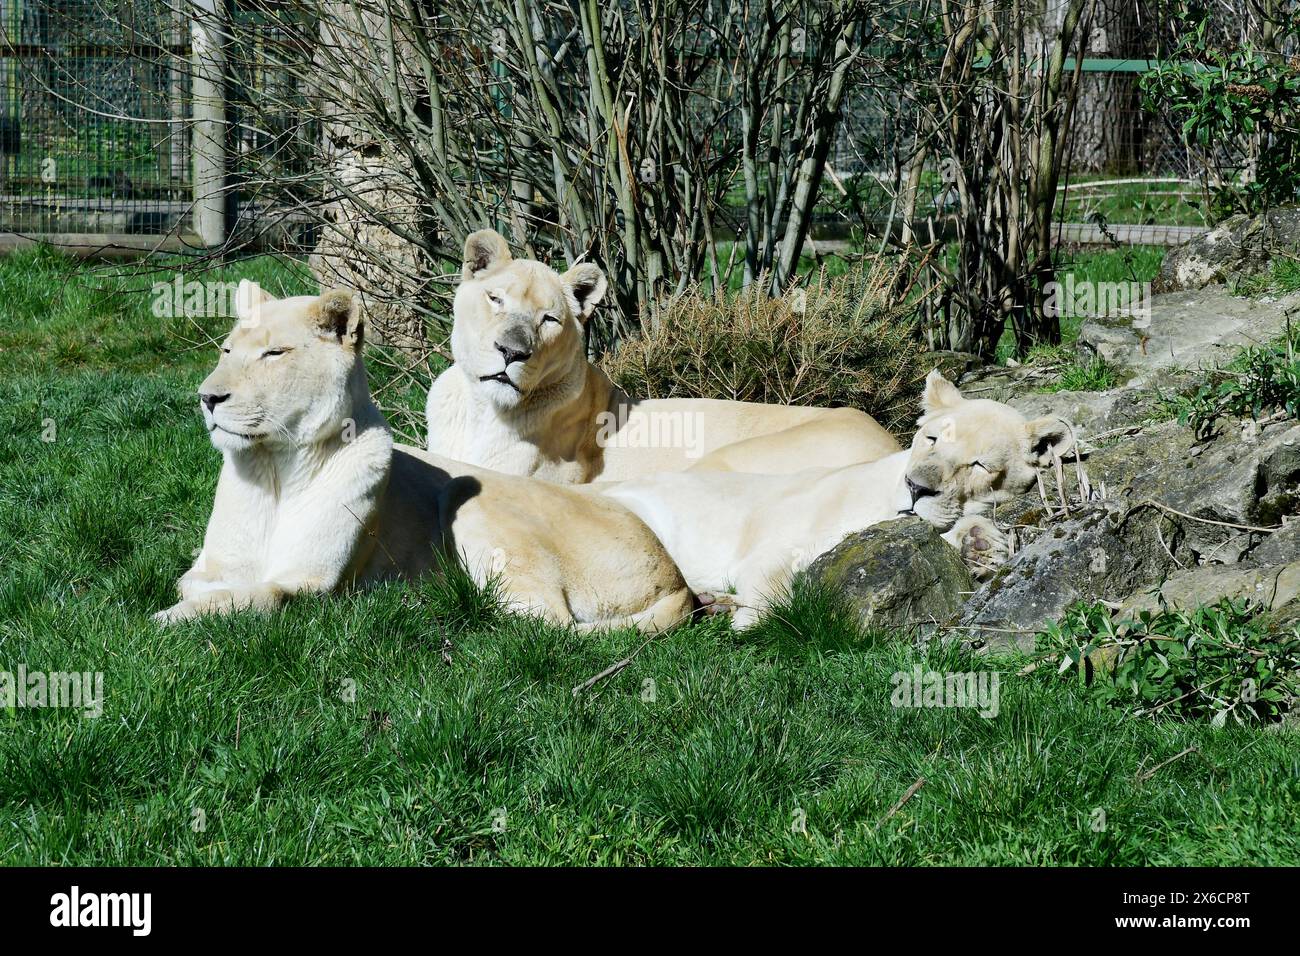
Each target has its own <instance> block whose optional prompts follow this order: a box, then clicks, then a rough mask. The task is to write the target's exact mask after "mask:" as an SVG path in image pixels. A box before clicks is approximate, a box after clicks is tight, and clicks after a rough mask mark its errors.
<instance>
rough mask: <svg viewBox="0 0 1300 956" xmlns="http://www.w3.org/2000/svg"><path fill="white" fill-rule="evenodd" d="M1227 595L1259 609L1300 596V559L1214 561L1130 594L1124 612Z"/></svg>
mask: <svg viewBox="0 0 1300 956" xmlns="http://www.w3.org/2000/svg"><path fill="white" fill-rule="evenodd" d="M1224 598H1229V599H1232V600H1240V599H1243V598H1244V599H1245V600H1247V601H1249V602H1250V604H1251V605H1252V606H1253V607H1255V608H1257V609H1259V610H1266V611H1271V610H1273V609H1275V608H1280V607H1282V606H1283V605H1286V604H1287V603H1289V602H1291V601H1294V600H1296V599H1297V598H1300V561H1296V562H1292V563H1291V564H1283V565H1275V566H1271V567H1242V566H1241V565H1211V566H1208V567H1203V568H1193V569H1192V570H1190V571H1180V572H1177V573H1175V574H1172V575H1170V576H1169V578H1168V579H1166V580H1165V581H1164V583H1163V584H1161V585H1160V587H1159V588H1151V589H1148V590H1146V591H1142V592H1139V593H1136V594H1133V595H1130V596H1129V598H1128V599H1127V600H1125V601H1124V602H1123V606H1122V607H1121V608H1120V613H1121V614H1136V613H1137V612H1139V611H1144V610H1147V611H1155V610H1158V609H1159V607H1160V605H1161V603H1162V602H1163V603H1164V604H1165V605H1167V606H1168V607H1171V608H1173V609H1174V610H1179V611H1186V610H1191V609H1192V608H1196V607H1200V606H1202V605H1205V604H1217V603H1218V602H1219V601H1221V600H1223V599H1224Z"/></svg>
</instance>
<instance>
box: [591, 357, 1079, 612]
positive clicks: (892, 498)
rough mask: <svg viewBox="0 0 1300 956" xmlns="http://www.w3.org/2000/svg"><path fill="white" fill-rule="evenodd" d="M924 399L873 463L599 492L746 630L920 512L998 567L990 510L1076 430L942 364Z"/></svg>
mask: <svg viewBox="0 0 1300 956" xmlns="http://www.w3.org/2000/svg"><path fill="white" fill-rule="evenodd" d="M922 406H923V408H924V410H925V415H924V416H923V417H922V418H921V420H920V422H919V428H918V430H917V432H916V436H915V437H914V438H913V440H912V447H911V449H909V450H908V451H900V452H896V453H895V454H893V455H889V456H887V457H885V458H882V459H880V460H879V461H875V462H868V463H864V464H856V465H848V466H845V467H841V468H816V469H810V470H807V471H803V472H799V473H797V474H790V475H755V474H733V473H727V472H708V471H688V472H683V473H680V474H661V475H651V476H649V477H646V478H640V479H634V480H631V481H625V482H617V483H608V484H606V483H601V484H598V485H596V486H594V487H595V488H597V489H598V490H600V491H601V492H603V493H604V494H607V495H609V496H610V497H611V498H614V499H615V500H617V501H619V502H621V503H623V504H624V505H626V506H627V507H628V508H630V509H631V510H632V511H634V512H635V513H636V514H637V515H639V516H640V517H641V518H642V519H643V520H644V521H645V523H646V524H647V525H649V526H650V528H651V529H652V530H653V531H654V532H655V534H656V535H658V537H659V539H660V540H661V541H662V542H663V543H664V547H666V548H667V549H668V553H669V554H670V555H671V556H672V558H673V560H674V561H676V562H677V565H678V567H680V568H681V570H682V574H683V575H684V576H685V578H686V582H687V584H688V585H689V586H690V587H691V589H692V590H694V591H695V593H696V594H698V595H700V597H701V600H703V601H705V602H706V603H707V602H708V599H709V598H708V596H710V595H712V596H713V597H714V598H716V599H717V600H719V601H720V602H722V603H723V604H728V605H730V604H734V605H735V606H736V612H735V624H736V626H738V627H744V626H747V625H748V624H751V623H752V622H753V621H754V620H755V619H756V618H757V617H758V615H759V613H760V612H761V611H762V610H763V609H764V608H765V607H766V606H767V605H768V603H769V602H770V600H771V598H772V597H773V596H774V595H775V594H777V593H779V592H780V591H781V590H782V589H783V588H784V587H785V586H786V585H787V584H788V582H789V581H790V579H791V577H792V576H793V575H794V573H795V572H796V571H798V570H799V569H801V568H803V567H805V566H807V565H808V564H809V563H811V562H812V561H813V559H815V558H816V557H817V556H818V555H820V554H823V553H824V552H826V551H829V550H830V549H831V548H833V547H835V545H837V544H838V543H839V542H840V541H841V540H843V538H844V537H845V536H846V535H848V534H851V533H852V532H854V531H859V530H861V529H863V528H866V527H869V526H871V525H873V524H877V523H879V522H882V521H888V520H889V519H891V518H895V517H897V516H898V515H904V514H914V515H917V516H919V517H921V518H924V519H925V520H926V521H928V522H930V524H932V525H934V526H935V527H936V528H938V529H939V530H940V531H941V532H943V537H944V538H945V539H946V540H947V541H948V542H949V543H950V544H952V545H953V546H954V547H956V548H958V549H959V550H960V551H961V552H962V554H963V557H965V558H966V559H967V561H968V563H971V564H977V565H980V566H981V567H982V569H983V570H984V571H986V572H987V571H991V570H993V569H995V566H996V565H997V564H1000V563H1001V562H1002V561H1003V560H1005V558H1006V556H1007V541H1006V537H1005V536H1004V535H1003V534H1002V533H1001V532H1000V531H999V530H998V529H997V528H996V527H995V526H994V525H993V523H992V522H991V521H990V520H989V519H988V518H987V517H985V516H984V512H986V511H987V510H988V509H989V508H990V507H992V506H993V505H994V504H996V503H998V502H1002V501H1007V500H1009V499H1010V498H1012V497H1013V496H1015V495H1018V494H1020V493H1022V492H1024V491H1027V490H1028V489H1029V488H1031V487H1032V486H1033V484H1034V482H1035V480H1036V475H1037V473H1038V469H1039V468H1040V467H1041V466H1043V465H1046V464H1047V463H1049V462H1051V461H1052V458H1053V456H1055V455H1064V454H1066V452H1067V451H1068V450H1069V449H1070V448H1071V447H1073V439H1072V437H1071V434H1072V433H1071V429H1070V426H1069V424H1068V423H1066V422H1064V421H1062V420H1061V419H1059V418H1050V417H1048V418H1037V419H1034V420H1032V421H1030V420H1027V419H1026V418H1025V416H1024V415H1022V414H1020V412H1018V411H1016V410H1015V409H1014V408H1012V407H1011V406H1009V405H1004V404H1002V403H1000V402H994V401H988V400H985V399H974V400H972V399H967V398H965V397H964V396H963V395H962V394H961V392H960V391H958V389H957V387H956V386H955V385H953V384H952V383H951V382H949V381H948V380H947V379H945V378H944V377H943V376H942V375H941V374H940V373H939V372H938V371H934V372H931V373H930V375H929V377H928V378H927V379H926V385H925V393H924V395H923V396H922Z"/></svg>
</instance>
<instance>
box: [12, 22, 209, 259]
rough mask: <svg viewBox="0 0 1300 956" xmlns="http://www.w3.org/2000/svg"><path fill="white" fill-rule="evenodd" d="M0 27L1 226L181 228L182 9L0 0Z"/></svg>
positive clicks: (27, 231) (184, 150) (187, 193)
mask: <svg viewBox="0 0 1300 956" xmlns="http://www.w3.org/2000/svg"><path fill="white" fill-rule="evenodd" d="M0 26H3V31H4V32H3V37H4V43H3V46H2V47H0V54H3V60H2V63H3V77H4V86H3V118H2V119H0V126H2V127H3V154H4V155H3V164H2V165H0V231H5V232H14V233H18V234H22V235H31V234H51V233H53V234H99V235H103V234H136V235H139V234H147V235H154V234H161V233H167V232H171V231H173V230H176V229H177V228H182V227H183V226H184V220H185V217H186V215H187V212H188V210H189V207H190V202H191V191H192V190H191V177H190V155H189V142H188V137H187V135H185V131H186V128H187V123H186V116H187V114H188V110H189V107H188V91H189V84H188V73H189V71H188V69H186V67H185V63H186V60H187V58H188V56H189V47H188V29H187V26H186V23H185V21H184V17H183V14H182V13H181V12H178V11H177V10H174V9H172V8H171V7H169V6H167V5H166V4H165V3H148V2H146V3H132V2H130V0H121V2H112V0H110V2H105V0H0Z"/></svg>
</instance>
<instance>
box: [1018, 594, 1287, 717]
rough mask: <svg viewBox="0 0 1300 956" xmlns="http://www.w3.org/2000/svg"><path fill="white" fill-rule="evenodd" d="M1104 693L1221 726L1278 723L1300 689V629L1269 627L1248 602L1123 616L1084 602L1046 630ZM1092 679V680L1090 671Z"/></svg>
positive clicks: (1145, 709) (1144, 710)
mask: <svg viewBox="0 0 1300 956" xmlns="http://www.w3.org/2000/svg"><path fill="white" fill-rule="evenodd" d="M1038 647H1039V650H1041V651H1044V652H1047V653H1052V654H1057V655H1059V656H1060V659H1061V669H1060V673H1061V674H1066V673H1068V672H1070V671H1073V672H1074V673H1075V674H1076V675H1077V679H1079V680H1080V681H1083V682H1085V683H1086V684H1087V686H1088V689H1089V692H1090V693H1091V694H1092V695H1094V696H1095V697H1096V698H1098V699H1099V700H1102V701H1105V702H1106V703H1109V704H1113V705H1115V706H1119V707H1128V708H1133V709H1134V710H1135V712H1137V713H1140V714H1148V715H1153V716H1154V715H1166V716H1179V717H1183V718H1187V719H1195V720H1201V719H1205V718H1209V720H1210V722H1211V724H1212V725H1214V726H1222V725H1223V724H1225V723H1226V722H1227V720H1228V718H1229V717H1231V718H1232V719H1233V720H1235V721H1236V722H1238V723H1251V722H1268V721H1273V720H1277V719H1278V718H1279V717H1280V716H1281V715H1282V714H1283V713H1284V712H1285V711H1286V710H1287V709H1289V708H1290V706H1291V705H1292V702H1293V701H1294V700H1295V699H1296V697H1297V695H1298V694H1300V627H1293V628H1291V629H1290V630H1288V631H1273V630H1270V629H1269V628H1268V627H1267V626H1266V625H1265V623H1264V621H1263V619H1262V618H1261V617H1260V616H1259V615H1258V614H1256V613H1253V611H1252V609H1251V608H1250V607H1249V606H1248V605H1247V603H1246V602H1244V601H1230V600H1227V599H1225V600H1223V601H1221V602H1219V603H1218V604H1215V605H1213V606H1207V607H1201V608H1197V609H1196V610H1194V611H1175V610H1171V609H1169V608H1168V607H1163V606H1162V608H1161V609H1160V610H1158V611H1150V610H1145V611H1141V612H1139V613H1138V614H1137V616H1136V617H1127V618H1114V617H1112V615H1111V613H1110V611H1109V610H1108V609H1107V608H1106V607H1105V605H1103V604H1086V603H1083V604H1077V605H1075V606H1074V607H1072V608H1070V610H1069V611H1067V612H1066V614H1065V616H1064V617H1063V618H1062V619H1061V620H1060V621H1058V622H1056V623H1054V624H1052V625H1049V626H1048V628H1047V630H1046V631H1044V632H1043V633H1042V634H1040V635H1039V638H1038ZM1090 676H1091V682H1090V683H1089V682H1088V680H1089V677H1090Z"/></svg>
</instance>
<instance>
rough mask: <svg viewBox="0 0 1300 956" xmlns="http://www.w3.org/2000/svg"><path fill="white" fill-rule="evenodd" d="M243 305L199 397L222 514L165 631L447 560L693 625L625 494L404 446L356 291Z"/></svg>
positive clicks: (642, 616) (245, 291)
mask: <svg viewBox="0 0 1300 956" xmlns="http://www.w3.org/2000/svg"><path fill="white" fill-rule="evenodd" d="M237 299H238V314H239V319H240V321H239V323H238V324H237V325H236V327H235V329H234V330H233V331H232V332H231V333H230V335H229V336H228V337H227V338H226V340H225V341H224V342H223V343H222V345H221V358H220V360H219V362H218V364H217V367H216V369H215V370H214V371H213V372H212V374H211V375H209V376H208V377H207V379H206V380H205V381H204V382H203V384H202V385H201V386H200V387H199V398H200V405H201V408H202V413H203V422H204V425H205V426H206V428H207V430H208V433H209V436H210V438H211V440H212V443H213V445H215V446H216V447H217V449H218V450H220V451H221V453H222V457H223V464H222V467H221V475H220V477H219V479H218V481H217V489H216V497H215V501H214V503H213V508H212V516H211V518H210V519H209V521H208V528H207V533H206V535H205V537H204V541H203V549H202V551H201V552H200V553H199V556H198V560H196V561H195V562H194V566H193V567H192V568H190V570H189V571H187V572H186V573H185V575H184V576H183V577H182V578H181V579H180V583H179V591H180V600H179V601H178V602H177V603H176V604H174V605H172V606H171V607H169V608H167V609H166V610H164V611H160V612H159V613H158V614H157V615H155V618H156V619H157V620H159V621H161V622H164V623H169V622H173V621H179V620H183V619H186V618H190V617H194V616H196V615H200V614H205V613H218V612H227V611H232V610H236V609H239V608H245V607H254V608H259V609H263V610H269V609H273V608H276V607H278V606H279V605H280V604H281V603H282V602H283V601H284V600H285V599H286V598H288V597H289V596H291V595H294V594H298V593H303V592H319V593H326V592H333V591H337V590H339V589H341V588H344V587H347V586H349V585H366V584H370V583H373V582H376V581H380V580H384V579H388V578H405V579H412V578H415V577H418V576H420V575H422V574H426V573H430V572H434V571H436V570H437V565H438V557H437V553H438V552H439V551H440V550H441V551H442V552H443V553H444V554H447V555H456V556H458V557H460V558H463V559H464V560H465V561H466V563H467V565H468V567H469V570H470V571H471V573H472V574H473V575H474V577H475V579H476V580H477V581H478V582H479V583H480V584H482V583H485V582H486V581H487V580H488V578H489V577H491V576H493V575H500V579H501V581H502V584H503V587H504V591H505V595H506V597H507V598H508V599H509V601H510V604H511V606H512V607H514V608H515V609H518V610H525V611H532V612H536V613H539V614H541V615H543V616H545V617H546V618H548V619H550V620H552V621H556V622H559V623H574V624H578V625H579V626H581V627H584V628H591V627H601V626H621V625H626V624H630V625H635V626H637V627H641V628H644V629H647V630H657V629H661V628H664V627H667V626H669V625H671V624H672V623H674V622H675V621H678V620H680V619H682V618H683V617H685V616H686V615H689V613H690V612H691V609H692V608H693V606H694V603H693V599H692V596H691V594H690V592H689V591H688V590H687V589H686V587H685V584H684V582H683V581H682V578H681V575H680V574H679V573H678V571H677V569H676V567H675V566H674V565H673V563H672V561H671V559H669V558H668V556H667V554H666V553H665V552H664V550H663V548H662V546H661V545H660V544H659V542H658V540H656V538H655V537H654V535H653V534H652V533H651V532H650V531H649V530H648V529H647V528H646V527H645V525H644V524H642V523H641V521H640V520H638V519H637V518H636V517H634V516H633V515H632V514H631V513H629V512H628V511H627V510H626V509H624V508H623V507H622V506H620V505H618V504H617V503H615V502H614V501H612V500H609V499H600V498H598V497H596V496H594V495H591V494H583V493H581V492H580V491H579V490H578V489H570V488H563V487H559V486H555V485H550V484H547V483H545V482H540V481H533V480H530V479H526V478H515V477H507V476H502V475H496V474H493V473H491V472H488V471H485V470H482V469H477V468H473V467H469V466H465V465H462V464H461V463H459V462H454V461H449V460H447V459H442V458H439V457H437V456H434V455H430V454H428V453H426V452H423V451H420V450H418V449H414V448H406V447H402V446H400V445H396V446H395V445H394V444H393V441H392V438H391V436H390V433H389V430H388V424H387V422H386V421H385V420H384V417H383V415H382V414H381V413H380V411H379V409H378V408H377V407H376V406H375V404H374V403H373V402H372V401H371V398H370V392H369V388H368V386H367V382H366V372H365V365H364V363H363V361H362V355H361V347H362V334H363V329H362V320H361V318H360V315H359V311H358V309H357V307H356V304H355V303H354V301H353V297H352V294H351V293H350V292H345V291H334V292H329V293H327V294H325V295H323V296H320V297H315V296H301V297H297V298H290V299H283V300H273V299H270V298H269V297H267V296H264V295H262V294H261V293H260V291H259V290H257V289H256V287H254V286H252V285H251V284H249V283H247V282H245V283H241V285H240V288H239V294H238V297H237Z"/></svg>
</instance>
